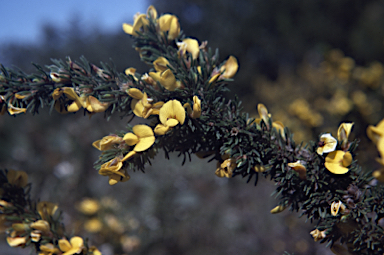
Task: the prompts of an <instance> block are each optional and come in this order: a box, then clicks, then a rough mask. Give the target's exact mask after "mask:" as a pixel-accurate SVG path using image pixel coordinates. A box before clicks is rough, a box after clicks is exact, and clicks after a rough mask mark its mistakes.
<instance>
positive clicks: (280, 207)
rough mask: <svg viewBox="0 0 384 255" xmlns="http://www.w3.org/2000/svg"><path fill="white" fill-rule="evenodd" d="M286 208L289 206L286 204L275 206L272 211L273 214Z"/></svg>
mask: <svg viewBox="0 0 384 255" xmlns="http://www.w3.org/2000/svg"><path fill="white" fill-rule="evenodd" d="M286 208H287V207H286V206H284V205H278V206H276V207H275V208H273V209H272V210H271V213H272V214H276V213H280V212H282V211H284V210H285V209H286Z"/></svg>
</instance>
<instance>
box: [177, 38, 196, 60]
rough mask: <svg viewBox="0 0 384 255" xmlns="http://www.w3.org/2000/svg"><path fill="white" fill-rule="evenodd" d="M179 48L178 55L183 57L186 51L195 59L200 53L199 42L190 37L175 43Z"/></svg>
mask: <svg viewBox="0 0 384 255" xmlns="http://www.w3.org/2000/svg"><path fill="white" fill-rule="evenodd" d="M176 44H177V47H178V48H179V56H180V57H185V54H186V52H189V53H191V55H192V58H193V59H197V58H198V57H199V54H200V48H199V42H198V41H197V40H195V39H192V38H186V39H184V40H183V41H182V42H178V43H176Z"/></svg>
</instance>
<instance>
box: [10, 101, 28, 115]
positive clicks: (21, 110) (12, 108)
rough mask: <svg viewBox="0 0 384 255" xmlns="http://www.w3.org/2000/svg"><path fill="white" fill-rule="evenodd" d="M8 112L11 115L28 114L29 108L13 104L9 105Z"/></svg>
mask: <svg viewBox="0 0 384 255" xmlns="http://www.w3.org/2000/svg"><path fill="white" fill-rule="evenodd" d="M8 112H9V114H11V115H15V114H20V113H26V112H27V108H20V107H16V106H13V105H12V104H11V103H9V104H8Z"/></svg>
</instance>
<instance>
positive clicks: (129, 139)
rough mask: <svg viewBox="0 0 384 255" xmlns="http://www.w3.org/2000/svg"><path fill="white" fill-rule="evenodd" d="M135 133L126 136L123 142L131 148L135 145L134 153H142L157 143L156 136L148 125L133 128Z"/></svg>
mask: <svg viewBox="0 0 384 255" xmlns="http://www.w3.org/2000/svg"><path fill="white" fill-rule="evenodd" d="M132 132H133V133H127V134H125V135H124V138H123V140H124V141H125V143H126V144H128V145H129V146H133V145H135V147H134V148H133V151H136V152H141V151H145V150H147V149H148V148H149V147H151V146H152V145H153V144H154V142H155V135H154V133H153V131H152V128H150V127H149V126H147V125H136V126H134V127H133V128H132Z"/></svg>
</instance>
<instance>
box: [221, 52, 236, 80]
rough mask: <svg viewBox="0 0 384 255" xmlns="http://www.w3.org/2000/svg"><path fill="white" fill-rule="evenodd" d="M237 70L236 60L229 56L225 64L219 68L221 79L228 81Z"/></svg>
mask: <svg viewBox="0 0 384 255" xmlns="http://www.w3.org/2000/svg"><path fill="white" fill-rule="evenodd" d="M238 69H239V64H238V63H237V59H236V58H235V57H234V56H229V58H228V59H227V61H225V64H224V65H222V66H221V67H220V71H221V72H222V75H221V77H222V78H225V79H230V78H232V77H233V76H235V74H236V73H237V70H238Z"/></svg>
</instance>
